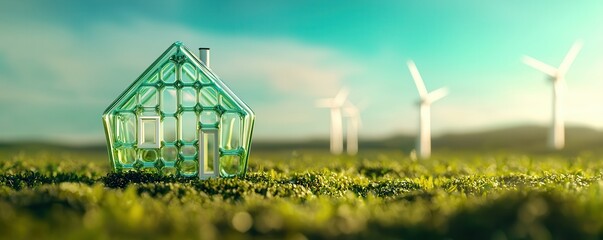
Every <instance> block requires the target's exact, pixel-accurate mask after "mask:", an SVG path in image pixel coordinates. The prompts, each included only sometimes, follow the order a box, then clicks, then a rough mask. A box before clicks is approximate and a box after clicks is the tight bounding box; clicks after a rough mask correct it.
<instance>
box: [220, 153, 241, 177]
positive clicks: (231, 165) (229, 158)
mask: <svg viewBox="0 0 603 240" xmlns="http://www.w3.org/2000/svg"><path fill="white" fill-rule="evenodd" d="M240 162H241V157H239V156H238V155H224V156H222V157H220V174H221V175H222V176H225V177H232V176H235V175H237V174H239V166H240Z"/></svg>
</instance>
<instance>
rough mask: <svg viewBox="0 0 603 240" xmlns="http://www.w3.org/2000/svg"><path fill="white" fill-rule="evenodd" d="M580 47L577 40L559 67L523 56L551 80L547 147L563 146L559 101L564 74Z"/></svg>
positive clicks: (562, 124)
mask: <svg viewBox="0 0 603 240" xmlns="http://www.w3.org/2000/svg"><path fill="white" fill-rule="evenodd" d="M580 49H582V42H581V41H579V40H578V41H576V42H575V43H574V45H573V46H572V47H571V48H570V50H569V52H568V53H567V55H566V56H565V58H564V59H563V61H562V62H561V65H559V68H554V67H551V66H550V65H548V64H545V63H543V62H541V61H538V60H536V59H534V58H532V57H529V56H524V57H523V62H524V63H525V64H527V65H528V66H530V67H533V68H535V69H537V70H539V71H541V72H543V73H544V74H546V75H548V79H549V80H551V82H553V120H552V123H551V130H550V131H551V132H550V135H549V147H550V148H552V149H562V148H563V147H564V146H565V129H564V128H565V126H564V121H563V112H562V109H561V104H560V103H561V100H562V94H563V90H564V87H565V74H566V73H567V71H568V70H569V67H570V65H572V62H574V59H576V56H577V55H578V53H579V52H580Z"/></svg>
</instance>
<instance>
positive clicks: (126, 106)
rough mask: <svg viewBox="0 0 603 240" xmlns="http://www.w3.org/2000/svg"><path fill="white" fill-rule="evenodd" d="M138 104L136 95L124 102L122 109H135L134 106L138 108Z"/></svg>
mask: <svg viewBox="0 0 603 240" xmlns="http://www.w3.org/2000/svg"><path fill="white" fill-rule="evenodd" d="M136 104H138V102H137V101H136V97H132V98H130V99H129V100H128V101H127V102H126V103H124V105H123V106H122V107H121V110H134V108H136Z"/></svg>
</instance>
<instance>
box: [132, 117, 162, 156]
mask: <svg viewBox="0 0 603 240" xmlns="http://www.w3.org/2000/svg"><path fill="white" fill-rule="evenodd" d="M159 123H160V118H159V116H141V117H138V131H137V132H138V148H160V147H161V128H160V126H161V125H160V124H159Z"/></svg>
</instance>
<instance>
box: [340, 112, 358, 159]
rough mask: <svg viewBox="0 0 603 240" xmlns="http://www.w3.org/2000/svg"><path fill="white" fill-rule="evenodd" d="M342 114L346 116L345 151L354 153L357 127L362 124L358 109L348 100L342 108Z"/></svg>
mask: <svg viewBox="0 0 603 240" xmlns="http://www.w3.org/2000/svg"><path fill="white" fill-rule="evenodd" d="M343 113H344V116H345V117H346V118H347V127H348V131H347V153H348V155H352V156H353V155H356V154H357V153H358V129H359V128H360V126H361V125H362V122H361V120H360V109H359V108H358V107H356V106H354V104H352V103H350V102H349V101H348V102H347V103H346V105H345V107H344V108H343Z"/></svg>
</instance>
